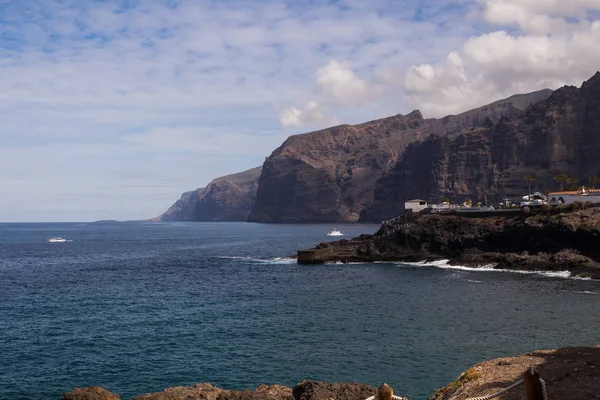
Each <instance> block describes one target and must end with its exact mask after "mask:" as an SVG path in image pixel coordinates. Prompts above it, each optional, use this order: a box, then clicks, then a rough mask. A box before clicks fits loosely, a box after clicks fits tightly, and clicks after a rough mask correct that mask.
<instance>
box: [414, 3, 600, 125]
mask: <svg viewBox="0 0 600 400" xmlns="http://www.w3.org/2000/svg"><path fill="white" fill-rule="evenodd" d="M594 10H600V1H584V0H581V1H574V2H561V1H550V0H548V1H538V0H536V1H533V0H531V1H523V0H519V1H517V0H507V1H497V0H487V1H485V2H484V11H483V15H484V18H485V20H486V21H488V22H491V23H497V24H507V25H511V24H517V25H519V27H521V28H522V29H523V30H524V32H523V33H518V32H517V33H513V34H510V33H508V32H506V31H502V30H501V31H494V32H490V33H485V34H481V35H478V36H473V37H471V38H470V39H468V40H467V41H466V42H465V43H464V45H463V46H462V47H461V48H460V49H459V50H458V51H453V52H450V53H449V55H448V56H447V57H446V60H445V62H443V63H438V64H423V65H415V66H412V67H411V68H409V70H408V71H407V73H406V75H405V78H404V84H403V88H404V90H405V91H406V99H407V102H408V103H409V104H413V105H414V106H415V107H418V108H421V109H422V111H423V112H424V113H425V114H426V115H429V116H442V115H445V114H449V113H457V112H461V111H464V110H466V109H469V108H473V107H478V106H481V105H483V104H486V103H489V102H491V101H494V100H497V99H500V98H502V97H506V96H510V95H512V94H515V93H524V92H530V91H534V90H539V89H543V88H557V87H559V86H562V85H566V84H571V85H580V84H581V82H582V81H583V80H585V79H587V78H589V77H590V76H591V75H593V74H594V73H595V72H596V71H597V70H598V69H599V68H600V53H599V52H598V51H597V50H594V49H595V48H596V47H597V45H598V43H600V21H589V20H587V19H586V15H587V12H588V11H594ZM569 18H579V19H578V20H576V21H574V20H571V19H569Z"/></svg>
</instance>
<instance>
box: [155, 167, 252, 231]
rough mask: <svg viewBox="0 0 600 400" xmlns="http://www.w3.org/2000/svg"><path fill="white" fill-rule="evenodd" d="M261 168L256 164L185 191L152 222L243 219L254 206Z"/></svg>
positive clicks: (244, 219)
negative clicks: (201, 186) (198, 187)
mask: <svg viewBox="0 0 600 400" xmlns="http://www.w3.org/2000/svg"><path fill="white" fill-rule="evenodd" d="M261 170H262V168H261V167H257V168H253V169H250V170H247V171H244V172H240V173H237V174H233V175H227V176H224V177H221V178H217V179H215V180H213V181H212V182H210V183H209V184H208V185H207V186H206V187H203V188H200V189H197V190H195V191H192V192H186V193H184V194H182V195H181V198H180V199H179V200H178V201H177V202H175V204H173V205H172V206H171V207H170V208H169V209H168V210H167V212H165V213H164V214H162V215H161V216H159V217H157V218H155V219H154V221H159V222H165V221H246V219H247V218H248V214H249V213H250V210H251V209H252V207H253V206H254V200H255V198H256V188H257V186H258V178H259V176H260V173H261Z"/></svg>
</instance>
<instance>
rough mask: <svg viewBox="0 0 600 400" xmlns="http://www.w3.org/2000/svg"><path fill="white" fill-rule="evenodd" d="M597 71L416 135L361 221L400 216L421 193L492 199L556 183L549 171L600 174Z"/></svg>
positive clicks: (584, 178)
mask: <svg viewBox="0 0 600 400" xmlns="http://www.w3.org/2000/svg"><path fill="white" fill-rule="evenodd" d="M599 152H600V73H599V74H596V75H595V76H594V77H593V78H592V79H590V80H589V81H587V82H585V83H584V84H583V86H582V87H581V89H577V88H575V87H571V86H570V87H563V88H561V89H558V90H556V91H554V92H553V93H552V94H551V95H550V97H548V98H547V99H546V100H544V101H540V102H537V103H535V104H532V105H531V106H529V107H527V108H526V109H525V110H522V111H521V110H517V109H516V108H515V109H513V110H511V111H510V112H506V113H505V114H504V116H502V117H501V118H500V119H499V120H498V121H493V120H491V119H489V120H487V121H484V123H483V124H481V125H480V126H478V127H476V128H474V129H467V130H464V131H462V132H460V133H458V134H454V135H439V134H432V135H430V136H429V137H427V138H426V139H425V140H423V141H421V142H416V141H415V142H413V143H411V144H410V145H409V146H408V147H407V148H406V151H405V152H404V153H403V154H402V155H401V156H400V157H399V159H398V161H397V163H396V164H395V165H394V166H393V167H392V168H390V170H389V171H388V172H387V173H386V175H385V176H383V177H382V178H381V179H379V180H378V182H377V184H376V188H375V194H374V199H373V202H372V203H371V204H370V205H369V206H368V207H366V208H365V210H364V211H363V212H362V214H361V221H373V222H379V221H382V220H386V219H389V218H391V217H393V216H395V215H398V214H399V212H400V210H401V209H402V208H403V204H404V201H405V200H408V199H409V198H426V199H430V200H438V201H440V200H442V199H444V198H448V199H450V200H451V201H458V202H462V201H464V199H465V198H467V197H469V198H471V200H473V201H474V202H477V201H481V202H482V203H484V204H494V203H496V202H499V201H502V200H503V199H504V198H506V197H508V198H513V199H515V198H520V197H521V196H522V195H523V194H524V193H526V192H527V188H528V185H527V182H526V181H525V179H524V177H525V175H532V176H534V177H535V182H534V184H533V188H534V189H535V190H539V191H546V190H553V189H557V184H556V182H555V181H554V177H555V176H556V175H558V174H559V173H564V174H567V175H569V176H572V177H574V178H576V179H577V180H578V182H580V183H582V184H586V183H587V178H588V177H589V176H591V175H598V174H599V173H600V158H599V157H598V156H597V154H598V153H599Z"/></svg>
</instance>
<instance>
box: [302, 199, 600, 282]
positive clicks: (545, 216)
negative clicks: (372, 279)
mask: <svg viewBox="0 0 600 400" xmlns="http://www.w3.org/2000/svg"><path fill="white" fill-rule="evenodd" d="M598 238H600V207H598V206H595V205H587V206H586V205H582V204H573V205H569V206H559V207H556V208H552V207H547V208H545V209H543V210H541V211H540V212H538V213H532V214H526V213H517V214H510V215H506V216H502V215H496V216H486V217H483V216H481V217H468V216H463V215H460V214H458V213H456V214H450V215H437V214H423V215H416V216H415V217H414V218H413V219H412V220H409V221H404V222H400V223H398V224H396V225H394V224H392V225H385V224H384V225H383V226H382V228H381V229H380V230H379V231H378V232H377V233H376V234H375V235H363V236H360V237H358V238H355V239H352V240H341V241H338V242H333V243H321V244H320V245H318V246H317V247H316V248H314V249H311V250H301V251H298V262H299V263H304V264H319V263H327V262H337V261H341V262H373V261H405V262H410V261H423V260H440V259H449V260H450V263H451V264H455V265H466V266H473V267H482V266H487V267H489V266H490V265H493V266H494V267H495V268H499V269H518V270H531V271H565V270H566V271H570V272H572V273H574V274H576V275H578V276H581V277H590V278H595V279H600V246H598V245H597V244H596V243H597V241H598Z"/></svg>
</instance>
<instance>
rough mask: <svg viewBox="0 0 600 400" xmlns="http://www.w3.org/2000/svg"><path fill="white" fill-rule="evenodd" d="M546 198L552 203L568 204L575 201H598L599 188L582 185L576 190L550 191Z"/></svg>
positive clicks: (599, 200)
mask: <svg viewBox="0 0 600 400" xmlns="http://www.w3.org/2000/svg"><path fill="white" fill-rule="evenodd" d="M548 198H549V201H550V204H552V205H556V204H570V203H575V202H577V201H579V202H582V203H587V202H590V203H600V189H587V188H586V187H585V186H582V187H581V188H579V189H578V190H566V191H561V192H550V193H549V194H548Z"/></svg>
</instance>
